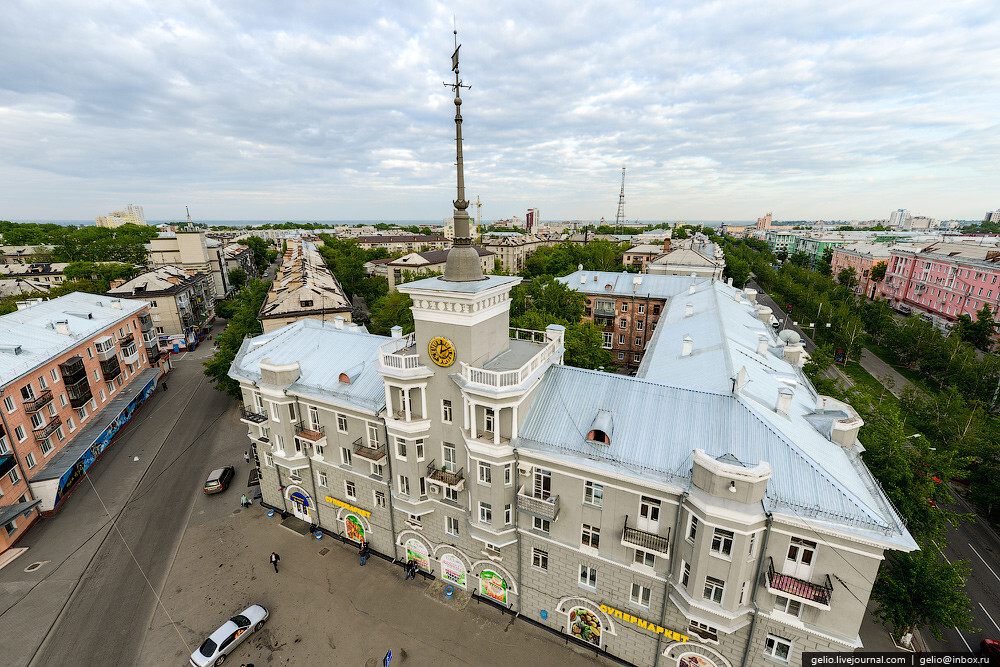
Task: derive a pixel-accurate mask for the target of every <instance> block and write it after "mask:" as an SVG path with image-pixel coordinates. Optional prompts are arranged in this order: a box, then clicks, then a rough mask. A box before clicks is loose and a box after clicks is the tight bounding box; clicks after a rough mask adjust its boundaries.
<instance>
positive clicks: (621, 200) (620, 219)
mask: <svg viewBox="0 0 1000 667" xmlns="http://www.w3.org/2000/svg"><path fill="white" fill-rule="evenodd" d="M624 222H625V167H622V191H621V193H620V194H619V195H618V215H616V216H615V234H617V233H618V227H619V225H621V224H622V223H624Z"/></svg>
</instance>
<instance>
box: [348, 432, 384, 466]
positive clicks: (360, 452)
mask: <svg viewBox="0 0 1000 667" xmlns="http://www.w3.org/2000/svg"><path fill="white" fill-rule="evenodd" d="M385 449H386V448H385V445H379V446H378V447H369V446H368V445H366V444H364V441H363V440H362V439H361V438H358V439H357V440H355V441H354V453H355V454H356V455H357V456H360V457H361V458H363V459H368V460H369V461H372V462H373V463H378V462H379V461H381V460H382V459H384V458H385V457H386V451H385Z"/></svg>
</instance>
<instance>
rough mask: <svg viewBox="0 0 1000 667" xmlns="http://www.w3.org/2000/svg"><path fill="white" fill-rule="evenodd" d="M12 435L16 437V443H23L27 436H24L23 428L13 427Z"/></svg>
mask: <svg viewBox="0 0 1000 667" xmlns="http://www.w3.org/2000/svg"><path fill="white" fill-rule="evenodd" d="M14 435H16V436H17V441H18V442H24V439H25V438H26V437H28V436H27V435H25V433H24V427H23V426H15V427H14Z"/></svg>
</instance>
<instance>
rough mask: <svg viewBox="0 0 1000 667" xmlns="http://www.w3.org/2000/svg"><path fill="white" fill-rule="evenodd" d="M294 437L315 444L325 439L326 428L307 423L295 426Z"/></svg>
mask: <svg viewBox="0 0 1000 667" xmlns="http://www.w3.org/2000/svg"><path fill="white" fill-rule="evenodd" d="M295 437H296V438H301V439H303V440H308V441H309V442H317V441H319V440H322V439H323V438H325V437H326V427H325V426H323V425H322V424H316V425H312V424H309V423H307V422H297V423H296V424H295Z"/></svg>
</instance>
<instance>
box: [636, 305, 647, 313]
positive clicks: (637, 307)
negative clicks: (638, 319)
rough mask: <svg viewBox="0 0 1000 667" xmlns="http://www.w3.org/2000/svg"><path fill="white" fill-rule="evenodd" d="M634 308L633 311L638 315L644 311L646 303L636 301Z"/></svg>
mask: <svg viewBox="0 0 1000 667" xmlns="http://www.w3.org/2000/svg"><path fill="white" fill-rule="evenodd" d="M635 308H636V310H635V312H637V313H639V314H640V315H642V314H643V313H645V312H646V304H644V303H637V304H636V305H635Z"/></svg>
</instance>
